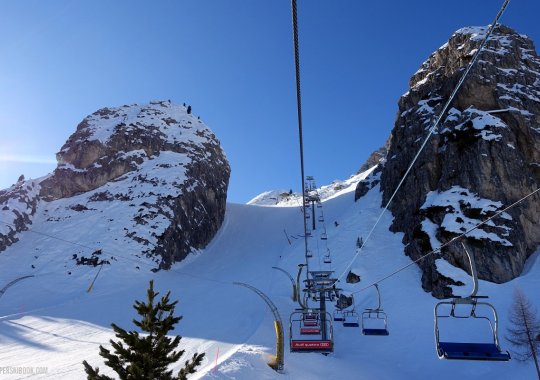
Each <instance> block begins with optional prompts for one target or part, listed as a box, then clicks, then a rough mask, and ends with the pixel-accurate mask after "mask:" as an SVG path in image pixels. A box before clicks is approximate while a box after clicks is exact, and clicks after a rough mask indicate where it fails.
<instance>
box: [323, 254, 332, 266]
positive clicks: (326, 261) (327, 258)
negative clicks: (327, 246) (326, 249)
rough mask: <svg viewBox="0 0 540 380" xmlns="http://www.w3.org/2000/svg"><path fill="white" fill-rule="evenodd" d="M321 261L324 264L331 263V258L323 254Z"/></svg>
mask: <svg viewBox="0 0 540 380" xmlns="http://www.w3.org/2000/svg"><path fill="white" fill-rule="evenodd" d="M323 262H324V263H325V264H331V263H332V259H331V258H330V256H329V255H328V256H327V255H325V256H324V258H323Z"/></svg>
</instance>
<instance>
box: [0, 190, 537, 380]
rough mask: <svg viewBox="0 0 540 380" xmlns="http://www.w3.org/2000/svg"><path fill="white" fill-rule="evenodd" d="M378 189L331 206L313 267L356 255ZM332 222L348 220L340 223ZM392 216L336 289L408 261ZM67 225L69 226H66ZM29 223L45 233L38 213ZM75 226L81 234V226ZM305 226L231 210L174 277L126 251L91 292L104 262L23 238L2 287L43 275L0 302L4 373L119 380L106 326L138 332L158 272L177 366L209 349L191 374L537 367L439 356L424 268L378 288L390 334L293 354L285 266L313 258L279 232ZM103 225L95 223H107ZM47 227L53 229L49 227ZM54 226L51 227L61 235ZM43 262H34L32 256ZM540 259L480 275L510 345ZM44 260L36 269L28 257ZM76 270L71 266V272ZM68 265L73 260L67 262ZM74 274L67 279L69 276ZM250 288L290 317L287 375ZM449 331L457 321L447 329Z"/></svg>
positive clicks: (8, 255)
mask: <svg viewBox="0 0 540 380" xmlns="http://www.w3.org/2000/svg"><path fill="white" fill-rule="evenodd" d="M380 204H381V197H380V193H379V189H378V187H375V188H374V189H372V190H371V191H370V192H369V193H368V194H367V195H366V196H364V197H363V198H361V199H360V200H359V201H358V202H356V203H355V202H354V189H351V190H350V191H348V192H343V193H342V194H340V195H339V196H336V197H333V198H331V199H328V200H327V201H325V202H323V209H324V215H325V219H326V221H327V226H326V228H327V233H328V246H329V248H330V250H331V252H332V261H333V262H332V264H331V265H329V266H328V265H326V264H323V263H322V261H321V259H320V256H318V255H317V252H315V253H316V254H315V255H314V258H313V260H312V261H311V262H310V266H311V268H312V269H328V268H331V269H332V270H335V271H336V274H337V275H339V274H341V273H342V271H343V270H344V269H345V268H346V267H347V265H348V264H349V260H350V258H351V257H353V255H354V254H355V250H356V240H357V238H358V237H360V236H362V237H364V238H365V237H366V235H367V233H368V232H369V230H370V229H371V227H372V225H373V224H374V222H375V220H376V219H377V217H378V215H379V213H380V211H381V208H380ZM334 221H337V222H339V225H338V226H335V224H334V223H333V222H334ZM390 223H391V215H389V214H388V213H387V214H386V215H385V216H384V217H383V219H382V221H381V223H380V225H379V226H378V228H377V229H376V230H375V231H374V234H373V236H372V238H371V239H370V240H369V241H368V242H367V244H366V246H365V247H364V248H363V250H362V252H361V253H360V255H359V256H358V258H357V259H356V260H355V262H354V263H353V264H352V267H353V268H355V272H356V273H357V274H358V275H360V276H361V282H360V283H359V284H346V283H345V282H344V281H342V282H341V283H340V286H341V287H342V288H344V290H345V291H347V292H354V291H358V290H359V289H360V288H363V287H365V286H367V285H369V284H371V283H372V282H374V281H376V280H378V279H380V278H382V277H383V276H385V275H387V274H388V273H390V272H392V271H394V270H395V269H397V268H400V267H402V266H404V265H407V264H408V263H410V259H409V258H407V257H406V256H404V254H403V244H402V243H401V239H402V234H394V233H391V232H390V231H389V230H388V228H389V226H390ZM63 226H66V224H63ZM31 228H34V229H35V230H38V231H39V230H42V229H44V228H45V226H44V223H43V221H42V220H39V219H36V220H34V224H33V225H32V227H31ZM74 228H77V226H75V227H74ZM284 229H285V230H286V231H287V232H288V234H289V235H294V234H301V233H302V229H303V224H302V214H301V213H300V212H299V208H298V207H262V206H251V205H238V204H229V205H228V208H227V214H226V218H225V222H224V224H223V226H222V228H221V229H220V231H219V232H218V234H217V236H216V237H215V238H214V240H213V241H212V242H211V243H210V244H209V246H208V247H207V248H206V249H205V250H203V251H200V252H197V253H194V254H192V255H191V256H190V257H189V258H188V259H187V260H185V261H184V262H181V263H178V264H176V265H175V266H174V267H173V269H172V270H171V271H167V272H165V271H162V272H158V273H151V272H150V271H149V269H150V268H151V265H149V264H151V262H150V261H149V260H147V261H146V263H148V264H140V265H139V266H140V268H141V269H137V268H136V265H137V263H136V262H133V261H129V260H125V259H123V258H121V257H119V258H118V261H117V262H113V263H112V265H111V266H104V268H103V270H102V272H101V274H100V276H99V277H98V279H97V282H96V284H95V285H94V288H93V290H92V292H90V293H87V292H86V290H87V288H88V286H89V284H90V282H91V281H92V279H93V278H94V276H95V274H96V271H97V268H93V267H74V266H72V264H70V263H67V262H66V260H65V255H60V254H59V253H60V252H62V251H63V250H64V251H68V252H71V251H74V252H75V251H77V247H73V246H70V245H69V244H65V243H62V242H60V241H56V240H51V239H50V238H47V237H45V236H39V235H37V236H36V235H33V234H31V233H23V234H21V235H20V238H21V239H20V241H19V242H18V243H17V244H15V245H14V246H12V247H10V248H9V249H8V250H7V251H5V252H3V253H2V254H0V268H1V270H0V281H1V283H0V286H2V287H3V286H4V285H5V284H7V283H9V282H10V281H12V280H13V279H15V278H17V277H20V276H24V275H29V274H35V277H34V278H28V279H25V280H23V281H20V282H18V283H16V284H14V285H13V286H12V287H11V288H9V289H8V290H7V291H6V293H5V294H4V295H3V296H2V298H1V299H0V342H1V346H0V363H1V364H0V367H2V366H10V367H13V368H19V367H32V368H34V369H36V368H37V367H46V368H47V373H46V374H33V375H32V374H1V376H0V377H1V378H2V379H26V378H32V379H34V378H36V379H84V378H86V377H85V374H84V370H83V366H82V364H81V362H82V361H83V360H87V361H88V362H89V363H90V364H91V365H93V366H99V367H100V369H101V371H102V372H103V373H105V374H108V375H114V373H112V371H110V370H108V367H105V366H104V364H103V361H102V360H101V357H100V356H99V354H98V352H99V348H98V347H99V345H100V344H101V345H104V346H106V347H107V346H108V341H109V339H111V338H114V334H113V332H112V330H111V328H110V323H111V322H114V323H116V324H118V325H119V326H122V327H124V328H126V329H128V330H129V329H132V328H133V325H132V323H131V320H132V319H133V318H135V317H137V316H136V313H135V311H134V310H133V308H132V304H133V301H134V300H135V299H138V300H143V299H145V296H146V295H145V291H146V288H147V285H148V280H149V279H151V278H153V279H154V280H155V286H156V288H157V289H158V290H160V291H161V292H165V291H167V290H171V292H172V299H178V300H179V304H178V306H177V313H178V314H179V315H182V316H183V319H182V321H180V323H179V324H178V325H177V330H176V331H175V333H178V334H179V335H181V336H183V339H182V341H181V347H182V348H183V349H186V353H185V355H184V356H183V357H182V359H181V360H180V364H178V365H177V366H176V369H178V368H180V367H181V366H182V365H183V364H182V363H183V362H184V361H185V360H187V359H188V358H189V357H191V356H192V355H193V353H194V352H205V353H206V357H205V359H204V362H203V365H202V367H200V368H199V371H198V372H197V373H196V374H194V375H192V376H191V379H238V380H244V379H245V380H247V379H250V380H251V379H301V380H309V379H314V380H315V379H338V380H339V379H352V378H355V379H356V378H361V379H368V380H369V379H377V380H381V379H383V380H384V379H433V378H437V380H455V379H480V378H489V379H490V380H497V379H501V380H503V379H504V380H506V379H527V378H532V376H533V375H534V372H533V371H534V368H533V365H532V364H531V363H529V364H526V365H523V364H520V363H518V362H516V361H515V360H513V361H511V362H509V363H494V362H476V361H469V362H467V361H442V360H439V359H438V358H437V355H436V353H435V347H434V338H433V307H434V305H435V304H436V302H437V300H436V299H434V298H432V297H431V295H429V294H427V293H425V292H424V291H423V290H422V289H421V285H420V271H419V269H418V268H417V267H416V266H412V267H410V268H409V269H407V270H406V271H403V272H401V273H399V274H398V275H396V276H393V277H391V278H389V279H388V280H386V281H384V282H382V283H381V284H380V289H381V294H382V306H383V308H384V310H385V312H386V313H387V314H388V319H389V321H388V323H389V325H388V329H389V331H390V335H389V336H388V337H368V336H362V334H361V331H360V329H359V328H345V327H342V326H341V325H339V324H338V323H335V324H334V334H335V336H334V338H335V352H334V353H333V354H331V355H329V356H323V355H321V354H316V353H309V354H302V353H290V352H289V350H288V340H287V339H288V318H289V314H290V313H291V312H292V311H294V309H295V308H296V307H297V305H296V304H295V303H293V302H292V300H291V285H290V281H289V279H287V278H286V277H285V276H284V274H283V273H280V272H279V271H276V270H273V269H271V267H272V266H278V267H280V268H283V269H286V270H287V271H289V273H291V274H292V275H293V276H295V275H296V271H297V265H298V263H300V262H302V261H303V254H304V248H303V239H291V243H292V244H291V245H289V243H288V242H287V239H286V237H285V235H284V233H283V230H284ZM98 231H99V230H98ZM50 232H51V231H50ZM53 232H54V234H55V235H56V236H59V237H62V238H64V239H66V240H70V230H69V229H68V230H61V229H57V230H55V231H53ZM51 233H52V232H51ZM87 233H88V238H87V239H86V240H87V241H88V242H101V243H100V247H103V249H104V252H105V251H108V252H118V254H119V255H123V256H131V257H133V259H137V258H136V257H135V256H134V255H133V251H131V254H130V249H135V248H136V246H125V247H122V246H118V243H117V244H116V245H115V244H114V242H107V241H102V240H103V239H101V237H100V236H93V235H92V233H93V230H92V229H89V230H88V232H87ZM36 256H37V258H36ZM537 257H538V254H535V255H533V257H532V258H531V259H530V260H529V262H528V263H527V271H526V273H524V274H523V276H521V277H520V278H518V279H515V280H513V281H510V282H508V283H506V284H502V285H497V284H492V283H488V282H485V281H480V292H479V294H486V295H490V302H491V303H493V304H494V305H495V306H496V308H497V310H498V312H499V318H500V339H501V345H502V346H503V348H504V349H509V348H510V346H509V345H508V343H507V342H505V340H504V338H503V336H504V332H505V328H506V327H507V315H508V310H509V307H510V305H511V302H512V292H513V289H514V287H515V286H520V287H521V288H522V289H523V290H524V291H525V293H526V294H527V295H528V296H529V298H530V299H531V301H532V302H533V303H534V304H536V306H539V299H538V298H537V297H538V296H537V290H538V288H539V287H540V262H539V260H538V259H537ZM31 263H36V270H35V271H34V272H32V271H31V269H30V264H31ZM64 265H66V267H64ZM70 265H71V266H70ZM438 265H441V266H443V267H444V268H443V269H444V272H445V274H446V275H449V276H451V277H455V278H456V279H460V280H461V281H463V282H465V286H464V287H461V288H460V289H456V291H457V292H460V294H461V293H463V294H467V292H468V291H469V290H470V289H471V286H472V285H471V281H470V278H469V277H468V276H467V275H466V274H465V272H463V271H462V270H461V269H457V268H454V267H452V266H450V265H449V264H448V263H447V262H445V261H441V262H440V263H438ZM68 269H69V270H71V271H72V275H68V274H67V273H66V272H67V270H68ZM233 281H238V282H245V283H248V284H250V285H252V286H255V287H257V288H259V289H261V290H262V291H264V292H265V293H266V294H267V295H268V296H269V297H270V298H271V299H272V301H273V302H274V303H275V304H276V305H277V307H278V309H279V312H280V314H281V317H282V319H283V322H284V332H285V338H286V342H285V371H284V373H283V374H278V373H276V372H274V371H273V370H272V369H270V368H269V367H268V366H267V365H266V361H268V360H269V357H270V356H271V355H272V354H273V353H274V350H275V333H274V326H273V315H272V313H271V312H270V311H269V309H268V308H267V306H266V305H265V304H264V302H263V301H262V300H261V299H260V298H259V297H258V296H257V295H256V294H254V293H253V292H251V291H250V290H248V289H246V288H243V287H240V286H235V285H232V282H233ZM375 305H376V297H375V292H374V291H373V288H370V289H368V290H366V291H364V292H361V293H358V294H356V295H355V306H356V310H357V311H359V312H361V311H362V310H363V309H364V308H366V307H374V306H375ZM450 327H452V326H450ZM480 330H481V329H478V328H477V326H474V327H473V326H460V327H459V329H458V330H457V331H452V333H450V335H451V336H454V335H460V334H461V335H464V336H465V337H467V336H469V337H471V336H474V337H476V335H475V334H477V333H479V331H480Z"/></svg>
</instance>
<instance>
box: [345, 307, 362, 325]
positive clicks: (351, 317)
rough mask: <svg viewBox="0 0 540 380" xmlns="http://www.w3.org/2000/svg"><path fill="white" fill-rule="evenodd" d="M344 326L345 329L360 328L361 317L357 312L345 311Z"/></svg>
mask: <svg viewBox="0 0 540 380" xmlns="http://www.w3.org/2000/svg"><path fill="white" fill-rule="evenodd" d="M343 326H344V327H359V326H360V316H359V315H358V313H357V312H356V311H354V309H353V310H345V311H344V312H343Z"/></svg>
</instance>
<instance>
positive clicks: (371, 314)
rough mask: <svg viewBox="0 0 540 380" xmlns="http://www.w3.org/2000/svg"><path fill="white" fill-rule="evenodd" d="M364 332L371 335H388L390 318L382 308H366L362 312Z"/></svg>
mask: <svg viewBox="0 0 540 380" xmlns="http://www.w3.org/2000/svg"><path fill="white" fill-rule="evenodd" d="M362 334H363V335H371V336H387V335H390V333H389V332H388V318H387V316H386V313H385V312H384V311H383V310H382V309H366V311H364V312H363V313H362Z"/></svg>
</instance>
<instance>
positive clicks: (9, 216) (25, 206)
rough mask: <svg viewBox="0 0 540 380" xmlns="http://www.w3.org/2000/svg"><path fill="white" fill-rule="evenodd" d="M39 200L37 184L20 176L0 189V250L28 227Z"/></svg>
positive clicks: (15, 239) (16, 238) (14, 241)
mask: <svg viewBox="0 0 540 380" xmlns="http://www.w3.org/2000/svg"><path fill="white" fill-rule="evenodd" d="M38 202H39V185H38V184H37V183H36V181H28V182H26V181H24V177H23V176H21V177H20V178H19V180H18V181H17V183H16V184H15V185H13V186H11V187H10V188H9V189H5V190H0V215H1V217H2V218H1V219H2V222H3V223H0V252H2V251H4V250H5V249H6V248H7V247H9V246H10V245H11V244H13V243H16V242H17V241H18V240H19V239H18V237H17V233H19V232H21V231H25V230H27V229H28V225H29V224H30V223H31V218H32V216H33V215H34V214H35V213H36V209H37V205H38Z"/></svg>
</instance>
